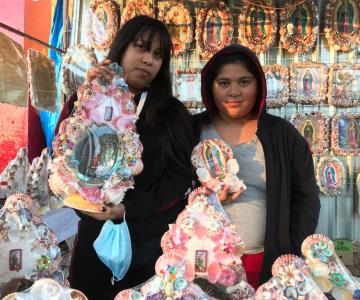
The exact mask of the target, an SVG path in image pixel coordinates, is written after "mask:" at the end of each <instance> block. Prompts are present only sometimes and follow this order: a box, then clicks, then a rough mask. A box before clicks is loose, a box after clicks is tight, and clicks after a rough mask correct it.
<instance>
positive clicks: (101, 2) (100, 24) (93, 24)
mask: <svg viewBox="0 0 360 300" xmlns="http://www.w3.org/2000/svg"><path fill="white" fill-rule="evenodd" d="M86 29H87V37H88V41H89V43H90V46H91V47H92V48H95V49H99V50H104V49H107V48H109V47H110V45H111V43H112V41H113V39H114V38H115V35H116V32H117V30H118V29H119V13H118V9H117V4H116V3H115V2H114V1H112V0H92V2H91V4H90V10H89V13H88V18H87V26H86Z"/></svg>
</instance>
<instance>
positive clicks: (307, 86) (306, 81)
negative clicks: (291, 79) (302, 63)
mask: <svg viewBox="0 0 360 300" xmlns="http://www.w3.org/2000/svg"><path fill="white" fill-rule="evenodd" d="M313 81H314V77H313V75H312V74H311V72H310V70H309V69H306V71H305V74H304V77H303V94H304V95H305V96H311V93H312V92H313Z"/></svg>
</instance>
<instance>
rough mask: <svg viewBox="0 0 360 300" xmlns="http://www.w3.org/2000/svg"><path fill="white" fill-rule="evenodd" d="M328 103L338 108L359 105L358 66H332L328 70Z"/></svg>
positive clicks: (359, 72)
mask: <svg viewBox="0 0 360 300" xmlns="http://www.w3.org/2000/svg"><path fill="white" fill-rule="evenodd" d="M328 98H329V103H330V104H332V105H334V106H338V107H352V106H357V105H359V104H360V64H359V63H354V64H349V63H344V64H333V65H330V68H329V94H328Z"/></svg>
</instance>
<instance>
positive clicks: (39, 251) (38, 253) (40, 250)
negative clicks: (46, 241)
mask: <svg viewBox="0 0 360 300" xmlns="http://www.w3.org/2000/svg"><path fill="white" fill-rule="evenodd" d="M32 253H33V256H34V257H35V258H39V257H41V256H42V255H46V254H47V253H48V251H47V249H46V248H44V247H39V246H37V247H35V248H34V249H33V250H32Z"/></svg>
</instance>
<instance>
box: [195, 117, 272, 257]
mask: <svg viewBox="0 0 360 300" xmlns="http://www.w3.org/2000/svg"><path fill="white" fill-rule="evenodd" d="M200 138H201V140H204V139H213V138H215V139H221V138H220V136H219V134H218V133H217V131H216V130H215V128H214V127H213V125H212V124H210V125H207V126H206V127H204V128H203V129H202V132H201V136H200ZM230 147H231V149H232V151H233V153H234V158H236V159H237V161H238V163H239V166H240V171H239V173H238V174H237V175H238V177H239V178H240V179H242V180H243V181H244V183H245V185H246V187H247V190H246V191H244V192H243V193H242V194H241V195H240V197H239V198H237V199H236V200H235V201H232V202H231V203H228V204H224V206H223V207H224V210H225V212H226V213H227V215H228V217H229V219H230V221H231V222H232V224H233V225H235V226H236V230H237V232H238V233H239V234H240V236H241V238H242V239H243V241H244V243H245V254H255V253H259V252H263V251H264V241H265V229H266V228H265V227H266V172H265V159H264V151H263V148H262V145H261V143H260V141H259V139H258V137H257V136H254V138H252V139H251V140H250V141H249V142H248V143H245V144H239V145H237V146H232V145H230Z"/></svg>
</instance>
